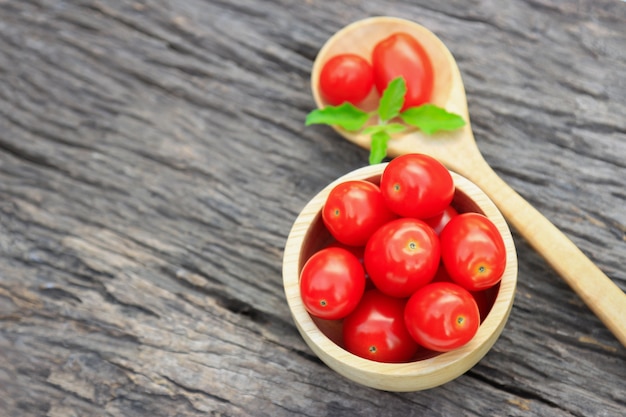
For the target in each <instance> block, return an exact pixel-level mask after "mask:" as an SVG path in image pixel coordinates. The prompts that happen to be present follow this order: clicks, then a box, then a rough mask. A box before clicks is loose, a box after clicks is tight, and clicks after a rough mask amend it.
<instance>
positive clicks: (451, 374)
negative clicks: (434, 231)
mask: <svg viewBox="0 0 626 417" xmlns="http://www.w3.org/2000/svg"><path fill="white" fill-rule="evenodd" d="M386 165H387V164H378V165H371V166H367V167H364V168H360V169H357V170H355V171H352V172H350V173H348V174H346V175H344V176H342V177H340V178H338V179H337V180H335V181H333V182H332V183H330V184H329V185H328V186H326V187H325V188H324V189H323V190H322V191H320V192H319V193H318V194H317V195H316V196H315V197H314V198H313V199H312V200H311V201H309V203H308V204H307V205H306V206H305V207H304V209H303V210H302V211H301V212H300V214H299V216H298V218H297V219H296V221H295V222H294V224H293V227H292V229H291V231H290V233H289V236H288V238H287V242H286V245H285V251H284V258H283V285H284V287H285V295H286V298H287V302H288V304H289V308H290V310H291V314H292V316H293V320H294V321H295V323H296V326H297V328H298V331H299V332H300V334H301V335H302V337H303V338H304V340H305V342H306V343H307V345H308V346H309V347H310V348H311V350H313V352H315V354H316V355H317V356H318V357H319V358H320V359H321V360H322V361H323V362H324V363H326V365H328V366H329V367H330V368H332V369H333V370H335V371H336V372H337V373H339V374H341V375H343V376H344V377H346V378H348V379H350V380H352V381H355V382H357V383H360V384H363V385H366V386H369V387H372V388H377V389H380V390H385V391H398V392H399V391H419V390H424V389H428V388H432V387H435V386H438V385H441V384H444V383H446V382H448V381H451V380H453V379H455V378H457V377H458V376H460V375H462V374H463V373H465V372H466V371H468V370H469V369H470V368H472V367H473V366H474V365H475V364H476V363H477V362H478V361H479V360H480V359H481V358H482V357H483V356H484V355H485V354H486V353H487V351H488V350H489V349H490V348H491V346H493V344H494V343H495V342H496V340H497V339H498V337H499V336H500V333H501V332H502V329H503V328H504V325H505V323H506V321H507V319H508V316H509V313H510V311H511V307H512V305H513V298H514V293H515V286H516V283H517V256H516V252H515V245H514V243H513V238H512V236H511V232H510V230H509V228H508V226H507V223H506V221H505V220H504V218H503V217H502V214H501V213H500V212H499V211H498V209H497V208H496V206H495V205H494V204H493V202H492V201H491V200H490V199H489V197H487V195H486V194H484V193H483V192H482V190H480V189H479V188H478V187H477V186H476V185H475V184H474V183H472V182H470V181H469V180H468V179H466V178H465V177H462V176H460V175H458V174H456V173H454V172H451V174H452V177H453V179H454V183H455V187H456V191H455V196H454V200H453V202H452V205H453V206H454V207H455V208H456V209H457V210H458V211H459V212H467V211H473V212H479V213H482V214H484V215H486V216H487V217H489V219H491V221H492V222H493V223H494V224H495V225H496V227H497V228H498V230H499V231H500V233H501V235H502V237H503V238H504V243H505V246H506V251H507V259H506V261H507V266H506V270H505V271H504V275H503V277H502V281H501V282H500V284H499V288H498V291H497V294H496V295H495V301H494V303H493V306H492V308H491V310H490V312H489V314H488V315H487V317H486V318H485V319H484V321H483V322H482V324H481V325H480V327H479V329H478V332H477V333H476V335H475V336H474V338H473V339H472V340H471V341H470V342H469V343H468V344H467V345H465V346H463V347H461V348H459V349H456V350H454V351H450V352H447V353H433V352H431V353H423V352H422V353H421V354H420V355H418V356H417V357H416V358H415V360H413V361H412V362H407V363H380V362H375V361H371V360H368V359H363V358H361V357H359V356H356V355H353V354H351V353H349V352H348V351H346V350H344V349H343V348H342V347H341V337H340V333H341V331H340V329H341V328H340V322H328V321H323V320H319V319H314V318H313V317H311V316H310V315H309V313H308V312H307V311H306V309H305V307H304V304H303V302H302V298H301V296H300V286H299V277H300V271H301V269H302V267H303V265H304V263H305V262H306V260H307V259H308V258H309V257H310V256H311V255H312V254H313V253H315V252H316V251H317V250H319V249H321V248H322V247H324V246H325V245H326V244H327V243H328V242H329V241H330V239H331V237H330V234H329V233H328V231H327V230H326V228H325V226H324V223H323V221H322V216H321V209H322V206H323V205H324V202H325V201H326V198H327V196H328V194H329V193H330V191H331V189H332V188H333V187H334V186H335V185H337V184H339V183H341V182H344V181H348V180H354V179H362V180H368V181H372V182H374V183H378V182H379V181H380V176H381V174H382V172H383V170H384V168H385V166H386Z"/></svg>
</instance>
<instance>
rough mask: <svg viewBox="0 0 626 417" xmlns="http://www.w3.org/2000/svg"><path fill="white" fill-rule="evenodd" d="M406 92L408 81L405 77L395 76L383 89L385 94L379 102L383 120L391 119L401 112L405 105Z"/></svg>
mask: <svg viewBox="0 0 626 417" xmlns="http://www.w3.org/2000/svg"><path fill="white" fill-rule="evenodd" d="M405 94H406V82H405V81H404V78H402V77H397V78H394V79H393V80H392V81H391V82H390V83H389V84H388V85H387V88H385V91H383V95H382V97H381V98H380V102H379V103H378V117H380V119H381V120H382V121H383V122H386V121H387V120H391V119H393V118H394V117H396V116H397V115H398V114H399V113H400V109H401V108H402V106H403V105H404V95H405Z"/></svg>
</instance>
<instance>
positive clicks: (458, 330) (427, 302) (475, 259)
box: [300, 154, 506, 362]
mask: <svg viewBox="0 0 626 417" xmlns="http://www.w3.org/2000/svg"><path fill="white" fill-rule="evenodd" d="M454 194H455V186H454V181H453V178H452V176H451V175H450V172H449V171H448V170H447V169H446V168H445V167H444V166H443V165H442V164H441V163H440V162H439V161H437V160H436V159H434V158H432V157H430V156H427V155H423V154H409V155H403V156H400V157H397V158H395V159H393V160H391V162H389V163H388V164H387V166H386V167H385V168H384V171H383V173H382V175H381V177H380V183H373V182H369V181H365V180H351V181H345V182H343V183H340V184H338V185H337V186H335V187H334V188H333V189H332V190H331V191H330V193H329V195H328V197H327V200H326V201H325V204H324V206H323V208H322V219H323V222H324V225H325V227H326V229H327V230H328V231H329V233H330V235H331V236H332V238H333V239H332V241H331V242H330V243H329V244H328V245H326V246H325V247H323V248H322V249H320V250H319V251H317V252H315V253H314V254H313V255H312V256H311V257H310V258H309V259H308V260H307V261H306V262H305V264H304V266H303V268H302V271H301V274H300V293H301V296H302V300H303V302H304V305H305V307H306V309H307V311H308V312H309V313H310V314H311V315H312V316H315V317H317V318H319V319H326V320H337V321H339V322H340V325H341V327H342V345H343V347H344V348H345V349H346V350H348V351H349V352H351V353H353V354H355V355H358V356H361V357H364V358H367V359H371V360H375V361H379V362H407V361H410V360H412V358H414V357H415V355H416V352H418V349H420V347H421V349H427V350H429V351H436V352H446V351H450V350H453V349H456V348H459V347H461V346H463V345H465V344H466V343H468V342H469V341H470V340H471V339H472V338H473V337H474V335H475V333H476V332H477V330H478V327H479V325H480V322H481V319H484V316H485V314H486V313H487V312H488V309H489V308H490V307H491V304H490V302H491V303H493V298H491V300H488V299H487V298H486V297H488V294H492V295H494V294H495V292H497V287H498V285H497V284H498V283H499V282H500V280H501V278H502V275H503V273H504V270H505V266H506V251H505V246H504V241H503V239H502V236H501V235H500V233H499V231H498V229H497V228H496V226H495V225H494V224H493V223H492V222H491V221H490V220H489V219H488V218H487V217H485V216H484V215H482V214H479V213H474V212H464V213H459V212H457V210H456V209H455V208H454V207H453V206H452V205H451V203H452V200H453V197H454ZM494 296H495V295H494Z"/></svg>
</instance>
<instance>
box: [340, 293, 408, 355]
mask: <svg viewBox="0 0 626 417" xmlns="http://www.w3.org/2000/svg"><path fill="white" fill-rule="evenodd" d="M405 305H406V299H401V298H395V297H390V296H388V295H385V294H383V293H381V292H380V291H378V290H375V289H374V290H370V291H367V292H366V293H365V294H364V295H363V298H362V300H361V302H360V303H359V305H358V307H357V308H356V309H355V310H354V311H353V312H352V313H351V314H350V315H349V316H348V317H346V318H345V320H344V322H343V340H344V345H345V348H346V350H347V351H349V352H351V353H353V354H355V355H358V356H360V357H362V358H366V359H370V360H373V361H377V362H407V361H409V360H411V358H412V357H413V356H414V355H415V353H416V352H417V349H418V345H417V343H416V342H415V340H413V338H412V337H411V335H410V334H409V332H408V330H407V328H406V326H405V324H404V308H405Z"/></svg>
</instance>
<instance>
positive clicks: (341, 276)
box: [300, 248, 365, 320]
mask: <svg viewBox="0 0 626 417" xmlns="http://www.w3.org/2000/svg"><path fill="white" fill-rule="evenodd" d="M364 291H365V272H364V271H363V267H362V266H361V262H359V260H358V259H357V257H356V256H354V255H353V254H352V253H350V252H349V251H347V250H345V249H342V248H325V249H322V250H320V251H318V252H316V253H314V254H313V256H311V257H310V258H309V259H308V260H307V261H306V263H305V264H304V266H303V267H302V272H301V273H300V294H301V296H302V301H303V303H304V307H305V308H306V309H307V311H308V312H309V313H310V314H312V315H314V316H316V317H319V318H323V319H328V320H337V319H341V318H344V317H345V316H347V315H348V314H350V313H351V312H352V310H354V309H355V308H356V306H357V305H358V304H359V301H360V300H361V297H362V296H363V292H364Z"/></svg>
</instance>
